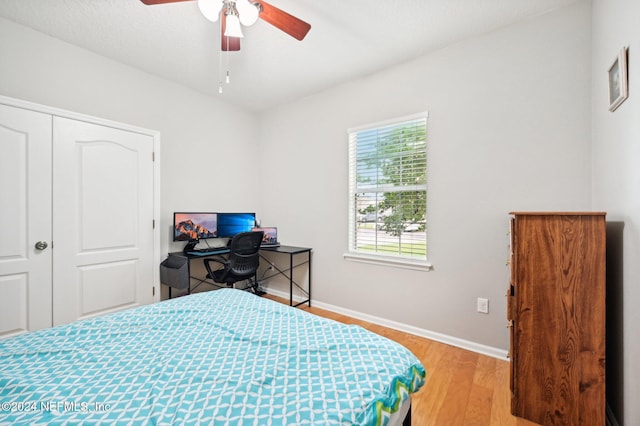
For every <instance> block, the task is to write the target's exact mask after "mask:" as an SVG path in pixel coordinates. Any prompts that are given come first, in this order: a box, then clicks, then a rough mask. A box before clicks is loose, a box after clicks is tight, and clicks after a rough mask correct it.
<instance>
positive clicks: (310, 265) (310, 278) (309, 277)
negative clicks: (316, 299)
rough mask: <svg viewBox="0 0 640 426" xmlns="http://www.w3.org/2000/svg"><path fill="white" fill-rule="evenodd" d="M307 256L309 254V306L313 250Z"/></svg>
mask: <svg viewBox="0 0 640 426" xmlns="http://www.w3.org/2000/svg"><path fill="white" fill-rule="evenodd" d="M307 256H309V292H308V293H309V294H308V297H309V307H311V250H309V251H308V252H307Z"/></svg>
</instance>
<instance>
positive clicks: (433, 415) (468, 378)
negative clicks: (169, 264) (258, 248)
mask: <svg viewBox="0 0 640 426" xmlns="http://www.w3.org/2000/svg"><path fill="white" fill-rule="evenodd" d="M266 297H269V298H271V299H274V300H278V301H280V302H283V303H288V301H284V300H283V299H279V298H277V297H273V296H266ZM300 308H301V309H304V310H306V311H309V312H311V313H313V314H316V315H320V316H323V317H327V318H331V319H334V320H336V321H340V322H343V323H347V324H357V325H360V326H362V327H364V328H366V329H368V330H371V331H373V332H374V333H377V334H380V335H382V336H385V337H387V338H389V339H391V340H394V341H396V342H398V343H400V344H402V345H404V346H406V347H407V348H409V350H411V352H413V353H414V354H415V355H416V356H417V357H418V358H419V359H420V361H422V364H423V365H424V367H425V369H426V370H427V379H426V383H425V384H424V386H423V387H422V388H421V389H420V390H419V391H418V392H417V393H416V394H414V395H413V396H412V399H413V405H412V424H413V425H414V426H429V425H439V426H441V425H446V426H455V425H464V426H474V425H499V426H508V425H516V426H531V425H535V424H536V423H532V422H529V421H527V420H524V419H521V418H519V417H514V416H512V415H511V413H510V396H509V393H510V392H509V363H508V362H507V361H501V360H498V359H495V358H493V357H488V356H485V355H480V354H477V353H475V352H470V351H467V350H464V349H460V348H456V347H454V346H449V345H446V344H443V343H439V342H436V341H433V340H429V339H425V338H422V337H418V336H414V335H412V334H408V333H403V332H401V331H397V330H392V329H389V328H386V327H382V326H379V325H375V324H371V323H368V322H365V321H361V320H358V319H354V318H351V317H348V316H345V315H340V314H336V313H334V312H330V311H325V310H323V309H318V308H315V307H311V308H308V307H306V305H305V306H301V307H300Z"/></svg>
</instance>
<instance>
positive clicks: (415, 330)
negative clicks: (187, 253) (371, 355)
mask: <svg viewBox="0 0 640 426" xmlns="http://www.w3.org/2000/svg"><path fill="white" fill-rule="evenodd" d="M266 292H267V293H269V294H272V295H274V296H277V297H281V298H283V299H287V300H288V299H289V293H288V292H284V291H279V290H275V289H266ZM293 300H294V301H298V302H300V301H302V300H304V299H303V298H301V297H296V296H294V297H293ZM312 306H315V307H317V308H320V309H325V310H327V311H331V312H335V313H338V314H342V315H347V316H350V317H352V318H356V319H359V320H362V321H367V322H370V323H373V324H377V325H381V326H383V327H388V328H391V329H394V330H398V331H402V332H405V333H409V334H413V335H416V336H419V337H424V338H426V339H430V340H435V341H436V342H440V343H445V344H447V345H451V346H455V347H458V348H462V349H466V350H468V351H472V352H476V353H479V354H482V355H487V356H490V357H493V358H498V359H501V360H503V361H506V360H508V358H507V353H508V352H507V351H505V350H504V349H499V348H494V347H491V346H486V345H482V344H480V343H476V342H472V341H470V340H464V339H460V338H457V337H453V336H449V335H446V334H442V333H438V332H435V331H431V330H426V329H424V328H419V327H414V326H412V325H408V324H403V323H400V322H396V321H392V320H389V319H386V318H381V317H377V316H375V315H369V314H364V313H362V312H357V311H352V310H350V309H345V308H341V307H339V306H335V305H330V304H328V303H323V302H317V301H315V300H314V301H312Z"/></svg>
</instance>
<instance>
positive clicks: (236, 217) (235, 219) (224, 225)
mask: <svg viewBox="0 0 640 426" xmlns="http://www.w3.org/2000/svg"><path fill="white" fill-rule="evenodd" d="M254 226H256V214H255V213H218V237H221V238H224V237H228V238H231V237H233V236H234V235H236V234H239V233H241V232H250V231H251V229H252V228H253V227H254Z"/></svg>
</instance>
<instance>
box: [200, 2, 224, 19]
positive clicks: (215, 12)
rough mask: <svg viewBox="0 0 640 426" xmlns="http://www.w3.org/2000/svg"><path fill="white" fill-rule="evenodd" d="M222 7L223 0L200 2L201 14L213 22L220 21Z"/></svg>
mask: <svg viewBox="0 0 640 426" xmlns="http://www.w3.org/2000/svg"><path fill="white" fill-rule="evenodd" d="M222 6H224V3H223V2H222V0H198V7H199V8H200V12H202V14H203V15H204V17H205V18H207V19H208V20H209V21H211V22H216V21H217V20H218V18H219V17H220V11H221V10H222Z"/></svg>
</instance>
